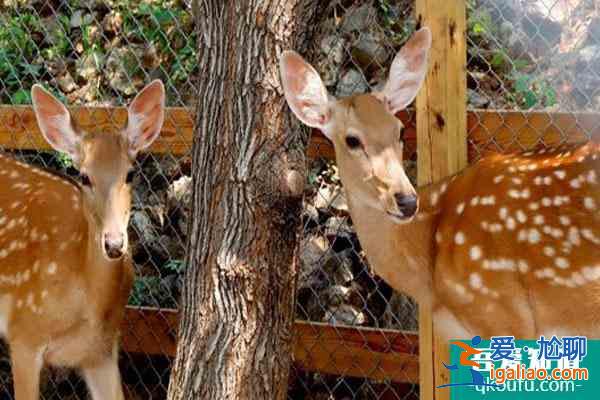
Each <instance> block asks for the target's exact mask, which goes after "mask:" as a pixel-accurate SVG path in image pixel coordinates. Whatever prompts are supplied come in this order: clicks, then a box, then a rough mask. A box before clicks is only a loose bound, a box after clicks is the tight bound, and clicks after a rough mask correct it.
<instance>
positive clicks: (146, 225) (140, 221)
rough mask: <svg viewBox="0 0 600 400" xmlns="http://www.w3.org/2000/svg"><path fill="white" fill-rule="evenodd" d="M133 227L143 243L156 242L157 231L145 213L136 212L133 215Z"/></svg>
mask: <svg viewBox="0 0 600 400" xmlns="http://www.w3.org/2000/svg"><path fill="white" fill-rule="evenodd" d="M131 226H132V227H133V228H134V229H135V232H136V234H137V236H138V237H139V239H140V241H141V242H143V243H146V244H149V243H152V242H154V241H156V239H157V234H156V230H155V228H154V226H153V224H152V220H151V219H150V217H149V216H148V214H147V213H146V212H145V211H143V210H136V211H134V212H133V213H132V214H131Z"/></svg>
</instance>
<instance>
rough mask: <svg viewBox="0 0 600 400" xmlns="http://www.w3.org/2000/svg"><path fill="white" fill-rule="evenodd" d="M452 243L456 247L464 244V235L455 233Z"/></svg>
mask: <svg viewBox="0 0 600 400" xmlns="http://www.w3.org/2000/svg"><path fill="white" fill-rule="evenodd" d="M430 237H431V236H430ZM454 243H456V244H458V245H461V244H465V234H464V233H462V232H460V231H459V232H456V235H454Z"/></svg>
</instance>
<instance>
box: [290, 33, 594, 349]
mask: <svg viewBox="0 0 600 400" xmlns="http://www.w3.org/2000/svg"><path fill="white" fill-rule="evenodd" d="M430 46H431V33H430V31H429V30H428V29H427V28H423V29H421V30H419V31H417V32H416V33H415V34H414V36H413V37H412V38H411V39H410V40H409V41H408V42H407V43H406V45H405V46H404V47H403V48H402V49H401V50H400V51H399V53H398V54H397V55H396V57H395V59H394V61H393V63H392V66H391V70H390V74H389V77H388V80H387V82H386V84H385V86H384V87H383V89H382V90H381V91H379V92H375V93H370V94H362V95H356V96H352V97H348V98H343V99H339V100H336V99H334V98H332V97H331V96H330V95H329V94H328V93H327V90H326V88H325V86H324V85H323V83H322V81H321V79H320V77H319V75H318V73H317V72H316V71H315V70H314V69H313V68H312V67H311V66H310V65H309V64H307V63H306V62H305V61H304V60H303V59H302V58H301V57H300V56H299V55H298V54H296V53H294V52H290V51H288V52H285V53H284V54H283V55H282V57H281V60H280V69H281V77H282V84H283V89H284V93H285V97H286V99H287V102H288V105H289V106H290V108H291V110H292V111H293V112H294V114H295V115H296V116H297V117H298V118H299V119H300V120H301V121H302V122H304V123H305V124H306V125H308V126H311V127H314V128H318V129H320V130H321V131H322V132H323V133H324V134H325V135H326V136H327V137H328V138H329V139H330V140H331V141H332V142H333V144H334V147H335V154H336V160H337V165H338V168H339V174H340V178H341V181H342V184H343V186H344V187H345V190H346V193H347V198H348V203H349V208H350V214H351V216H352V221H353V222H354V225H355V228H356V231H357V233H358V237H359V239H360V242H361V245H362V246H363V248H364V249H365V251H366V254H367V257H368V259H369V261H370V263H371V265H372V267H373V269H374V271H375V272H376V273H378V274H379V275H380V276H381V277H382V278H383V279H384V280H386V281H387V282H388V283H389V284H390V285H391V286H392V287H394V288H395V289H397V290H400V291H402V292H404V293H406V294H408V295H410V296H412V297H413V298H415V299H416V300H417V301H418V302H419V303H420V304H423V305H425V306H429V307H433V313H434V314H433V315H434V323H435V326H436V333H437V334H439V335H441V336H442V337H445V338H450V337H452V338H465V339H470V338H471V337H473V336H474V335H482V336H491V335H515V336H517V337H522V338H534V337H537V336H538V335H540V334H573V335H574V334H577V335H588V336H595V337H600V213H599V211H598V207H599V206H600V176H598V175H599V173H600V160H599V155H600V143H598V142H597V141H596V142H594V141H590V142H589V143H587V144H585V145H581V146H579V147H573V148H569V149H562V150H557V149H555V150H547V151H545V150H540V151H538V152H535V153H531V152H530V153H524V154H510V155H500V154H498V155H493V156H490V157H487V158H484V159H482V160H480V161H479V162H477V163H475V164H472V165H471V166H469V167H468V168H466V169H465V170H463V171H462V172H461V173H459V174H457V175H455V176H453V177H451V178H448V179H445V180H443V181H442V182H439V183H437V184H434V185H430V186H427V187H424V188H419V189H417V190H415V188H413V186H412V185H411V183H410V181H409V180H408V178H407V176H406V174H405V172H404V169H403V164H402V141H401V131H402V124H401V122H400V121H399V120H398V119H396V118H395V117H394V115H395V114H396V113H397V112H398V111H399V110H401V109H403V108H405V107H406V106H407V105H408V104H410V103H411V102H412V100H413V99H414V98H415V96H416V94H417V92H418V90H419V88H420V86H421V84H422V83H423V80H424V77H425V75H426V68H427V56H428V52H429V49H430Z"/></svg>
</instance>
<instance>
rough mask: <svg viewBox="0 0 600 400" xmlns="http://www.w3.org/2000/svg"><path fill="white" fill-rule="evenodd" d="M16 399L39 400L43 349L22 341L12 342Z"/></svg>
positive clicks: (11, 354)
mask: <svg viewBox="0 0 600 400" xmlns="http://www.w3.org/2000/svg"><path fill="white" fill-rule="evenodd" d="M10 358H11V361H12V376H13V385H14V389H15V400H39V398H40V371H41V370H42V365H43V357H42V350H41V349H32V348H31V347H29V346H26V345H23V344H20V343H10Z"/></svg>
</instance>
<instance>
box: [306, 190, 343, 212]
mask: <svg viewBox="0 0 600 400" xmlns="http://www.w3.org/2000/svg"><path fill="white" fill-rule="evenodd" d="M312 203H313V204H314V206H315V207H316V208H317V209H321V210H329V209H333V210H336V211H341V212H345V213H347V212H348V203H347V201H346V194H345V192H344V189H343V188H342V187H341V186H339V185H331V184H323V185H322V186H321V187H320V188H319V190H318V191H317V194H316V195H315V197H314V200H313V202H312Z"/></svg>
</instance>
